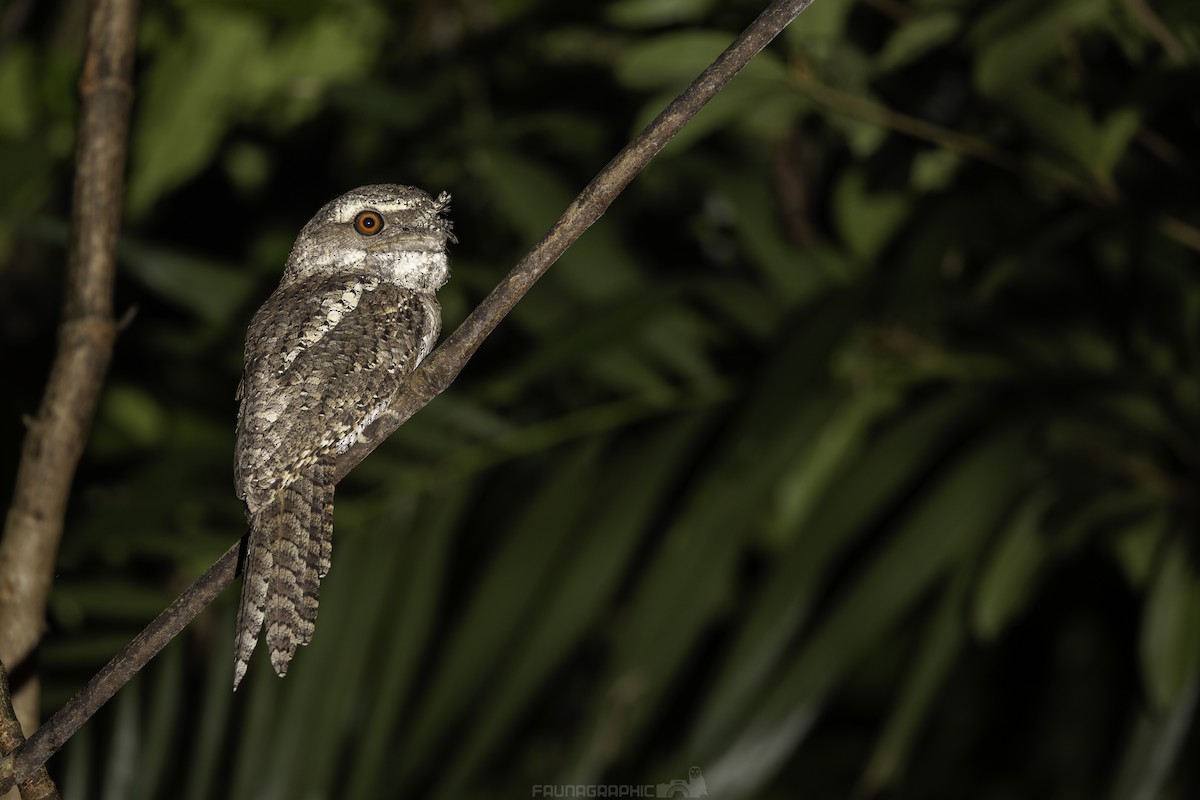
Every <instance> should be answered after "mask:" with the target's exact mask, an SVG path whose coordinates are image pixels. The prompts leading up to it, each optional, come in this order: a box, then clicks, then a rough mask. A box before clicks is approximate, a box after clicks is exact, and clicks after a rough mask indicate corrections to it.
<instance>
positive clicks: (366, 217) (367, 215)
mask: <svg viewBox="0 0 1200 800" xmlns="http://www.w3.org/2000/svg"><path fill="white" fill-rule="evenodd" d="M354 230H356V231H358V232H359V233H361V234H362V235H363V236H374V235H375V234H377V233H379V232H380V231H381V230H383V217H382V216H380V214H379V212H378V211H360V212H358V215H357V216H356V217H355V218H354Z"/></svg>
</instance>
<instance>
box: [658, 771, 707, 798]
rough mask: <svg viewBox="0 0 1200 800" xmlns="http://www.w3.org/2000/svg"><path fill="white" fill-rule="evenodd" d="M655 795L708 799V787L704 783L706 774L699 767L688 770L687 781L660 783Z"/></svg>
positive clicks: (678, 780)
mask: <svg viewBox="0 0 1200 800" xmlns="http://www.w3.org/2000/svg"><path fill="white" fill-rule="evenodd" d="M657 789H658V791H657V792H656V793H655V794H657V795H658V796H659V797H708V786H707V785H705V783H704V774H703V773H701V772H700V768H699V767H692V768H691V769H689V770H688V776H687V780H686V781H685V780H681V779H677V780H673V781H671V782H670V783H660V784H658V786H657Z"/></svg>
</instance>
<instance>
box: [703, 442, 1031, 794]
mask: <svg viewBox="0 0 1200 800" xmlns="http://www.w3.org/2000/svg"><path fill="white" fill-rule="evenodd" d="M1024 442H1025V434H1024V432H1023V431H1021V430H1008V431H1003V432H1001V433H999V434H993V435H992V436H990V437H989V438H987V439H985V440H984V441H983V442H981V443H978V444H977V445H976V446H974V447H973V448H971V449H970V450H969V451H967V452H966V453H965V454H963V455H962V456H960V457H959V458H957V459H955V461H954V462H952V463H951V464H949V465H947V466H946V468H945V469H944V470H943V471H942V474H941V477H940V479H939V481H938V483H937V485H936V486H935V487H933V488H932V489H931V490H930V491H929V492H928V493H926V494H925V495H924V496H923V497H922V498H921V499H920V501H919V503H918V504H917V505H916V507H915V508H914V509H913V510H912V511H911V512H910V513H909V514H908V515H906V517H905V519H904V520H903V521H902V522H901V523H900V525H899V527H898V529H897V530H895V531H893V532H892V535H891V537H890V538H889V540H888V541H887V542H886V544H885V545H884V547H883V548H882V550H881V551H880V552H879V553H878V555H877V556H876V557H875V558H874V559H873V560H872V561H871V562H870V563H869V564H868V565H866V566H865V567H864V568H863V569H862V570H860V571H859V573H858V574H857V575H856V576H855V579H854V581H853V583H852V584H851V585H850V586H849V587H848V588H847V590H846V591H845V592H844V593H842V594H841V596H840V597H839V598H837V599H836V600H835V604H834V606H833V607H832V608H831V610H830V613H829V614H827V615H826V616H825V617H823V619H822V621H821V624H820V625H819V627H817V628H816V630H814V631H813V633H812V635H811V637H810V638H809V639H808V640H807V642H806V643H805V644H804V646H803V647H802V648H801V650H800V652H799V654H798V655H797V657H796V658H794V659H793V660H792V661H791V663H790V665H789V666H788V668H787V670H786V671H785V672H784V673H783V674H782V675H780V676H779V677H778V679H777V680H776V681H775V682H774V683H773V684H772V685H771V687H770V688H769V689H768V690H767V691H766V692H765V693H764V694H763V695H762V696H761V697H760V699H759V700H758V702H755V703H753V704H752V705H751V706H750V708H749V709H748V711H749V713H750V720H749V722H748V723H747V724H746V725H745V726H743V727H740V728H739V730H740V733H739V734H738V735H737V736H736V737H731V736H726V737H722V741H714V742H713V744H712V746H713V747H714V751H713V752H711V753H710V755H709V760H710V761H711V762H714V763H715V764H717V765H719V766H722V767H723V768H724V766H725V764H727V763H728V762H731V761H733V760H735V759H736V758H738V757H739V755H740V754H741V753H743V752H744V751H745V750H746V749H747V748H749V747H751V746H761V745H760V744H758V743H760V742H762V741H763V740H764V738H771V739H778V738H779V737H780V736H781V735H782V734H784V733H787V734H789V735H791V736H792V737H795V736H797V735H800V734H801V733H802V729H800V728H797V727H796V726H794V725H792V724H791V723H789V720H797V719H802V718H804V717H805V716H807V715H810V714H812V713H813V709H814V708H815V707H819V706H820V705H821V704H822V703H823V702H824V700H825V699H826V697H827V695H828V693H829V692H830V691H831V690H832V689H833V688H834V687H836V685H837V683H838V681H839V680H840V678H841V677H842V676H844V675H845V674H846V673H847V672H848V671H849V670H850V669H851V668H852V667H853V665H854V664H855V663H856V662H857V661H858V660H859V659H861V658H862V657H863V656H864V655H865V654H866V652H867V651H868V650H869V648H870V646H871V645H872V644H874V643H875V642H876V641H878V640H879V639H880V638H881V637H882V636H884V635H885V633H887V631H888V630H889V629H890V628H891V627H892V626H893V625H894V624H896V623H897V622H898V621H899V619H900V618H901V616H902V615H903V614H904V613H905V612H906V611H907V610H908V609H909V608H911V607H912V605H913V604H914V603H915V602H916V601H917V600H918V599H919V598H920V597H921V596H922V595H924V594H925V593H926V592H927V591H928V590H929V589H930V588H931V587H932V586H933V585H934V584H935V583H936V582H937V581H939V579H941V577H942V576H943V575H944V574H945V572H946V570H948V569H951V568H953V567H954V565H955V564H956V562H957V561H958V560H959V559H961V558H962V557H963V555H964V554H968V553H970V552H971V551H972V550H973V549H974V547H975V546H976V545H977V544H978V543H979V542H980V541H981V540H982V539H983V538H984V537H985V536H987V534H988V533H989V532H991V531H992V530H993V529H994V528H995V527H996V525H997V524H998V522H999V521H1000V519H1001V518H1002V516H1003V515H1004V514H1005V513H1006V512H1007V511H1008V507H1009V505H1010V503H1011V501H1012V498H1013V495H1014V493H1015V490H1016V488H1017V487H1016V484H1017V478H1016V476H1017V474H1018V473H1019V469H1018V466H1019V464H1020V463H1021V461H1022V459H1023V458H1024V455H1025V444H1024ZM788 744H790V745H791V746H787V745H788ZM794 744H795V739H794V738H793V739H791V740H779V741H777V742H776V747H775V748H774V750H773V753H774V755H773V757H770V758H766V759H764V760H762V761H761V762H760V763H759V764H757V766H756V769H755V770H754V771H753V772H750V773H746V774H742V775H740V776H739V778H738V782H737V783H736V784H735V785H734V786H732V787H731V791H730V792H729V795H730V796H744V795H745V794H747V793H751V792H753V791H754V790H755V789H756V787H758V786H760V785H761V784H762V782H763V781H765V780H767V779H768V778H769V777H770V776H771V775H772V774H773V773H774V771H775V769H777V768H778V765H779V763H781V761H782V759H783V758H785V757H786V756H787V754H789V753H790V752H791V749H792V747H793V746H794Z"/></svg>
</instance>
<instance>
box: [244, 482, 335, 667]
mask: <svg viewBox="0 0 1200 800" xmlns="http://www.w3.org/2000/svg"><path fill="white" fill-rule="evenodd" d="M330 471H331V470H330V464H329V463H327V462H321V463H318V464H316V465H313V467H311V468H309V469H307V470H305V472H306V474H303V475H300V476H299V477H297V478H296V479H295V480H294V481H292V482H291V483H289V484H287V485H285V486H283V487H282V488H281V489H279V490H278V491H277V492H276V493H275V497H274V498H273V499H272V501H271V502H269V503H267V504H266V505H264V506H263V507H262V508H260V509H259V510H258V512H257V513H256V514H253V515H252V516H251V518H250V534H249V539H248V542H247V546H246V562H245V568H244V570H243V577H242V599H241V605H240V607H239V608H238V616H237V639H236V641H235V644H234V650H235V660H234V666H233V688H234V689H235V690H236V689H237V687H238V684H239V683H241V681H242V678H243V677H244V676H245V674H246V666H247V664H249V662H250V656H251V654H252V653H253V652H254V648H255V645H257V644H258V636H259V633H260V632H261V631H262V628H263V625H264V624H265V625H266V628H267V647H269V648H270V650H271V664H272V666H274V667H275V672H276V673H277V674H279V675H280V676H282V675H284V674H285V673H286V672H287V668H288V662H290V661H291V660H292V656H294V655H295V654H296V648H297V647H298V646H299V645H302V644H308V643H309V642H310V641H311V640H312V635H313V630H314V629H315V627H316V622H317V600H318V595H319V591H320V581H321V578H323V577H325V575H326V574H327V573H328V572H329V564H330V555H331V552H332V548H333V486H332V485H331V483H330V481H329V473H330Z"/></svg>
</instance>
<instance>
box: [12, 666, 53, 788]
mask: <svg viewBox="0 0 1200 800" xmlns="http://www.w3.org/2000/svg"><path fill="white" fill-rule="evenodd" d="M24 743H25V735H24V734H23V733H21V723H19V722H17V713H16V711H14V710H13V705H12V696H11V695H10V694H9V692H8V672H7V671H6V670H5V669H4V664H2V663H0V755H8V754H9V753H11V752H12V751H13V750H16V749H17V748H18V747H20V746H21V745H22V744H24ZM13 770H14V768H13V764H12V761H10V760H5V761H4V762H0V785H4V786H7V785H10V784H11V783H13V776H12V773H13ZM18 788H19V789H20V790H21V798H22V800H58V788H57V787H56V786H55V785H54V781H52V780H50V775H49V774H48V773H47V772H46V768H45V767H37V768H35V769H32V770H30V771H29V776H28V777H27V778H25V779H24V780H22V781H21V783H20V784H19V785H18Z"/></svg>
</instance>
